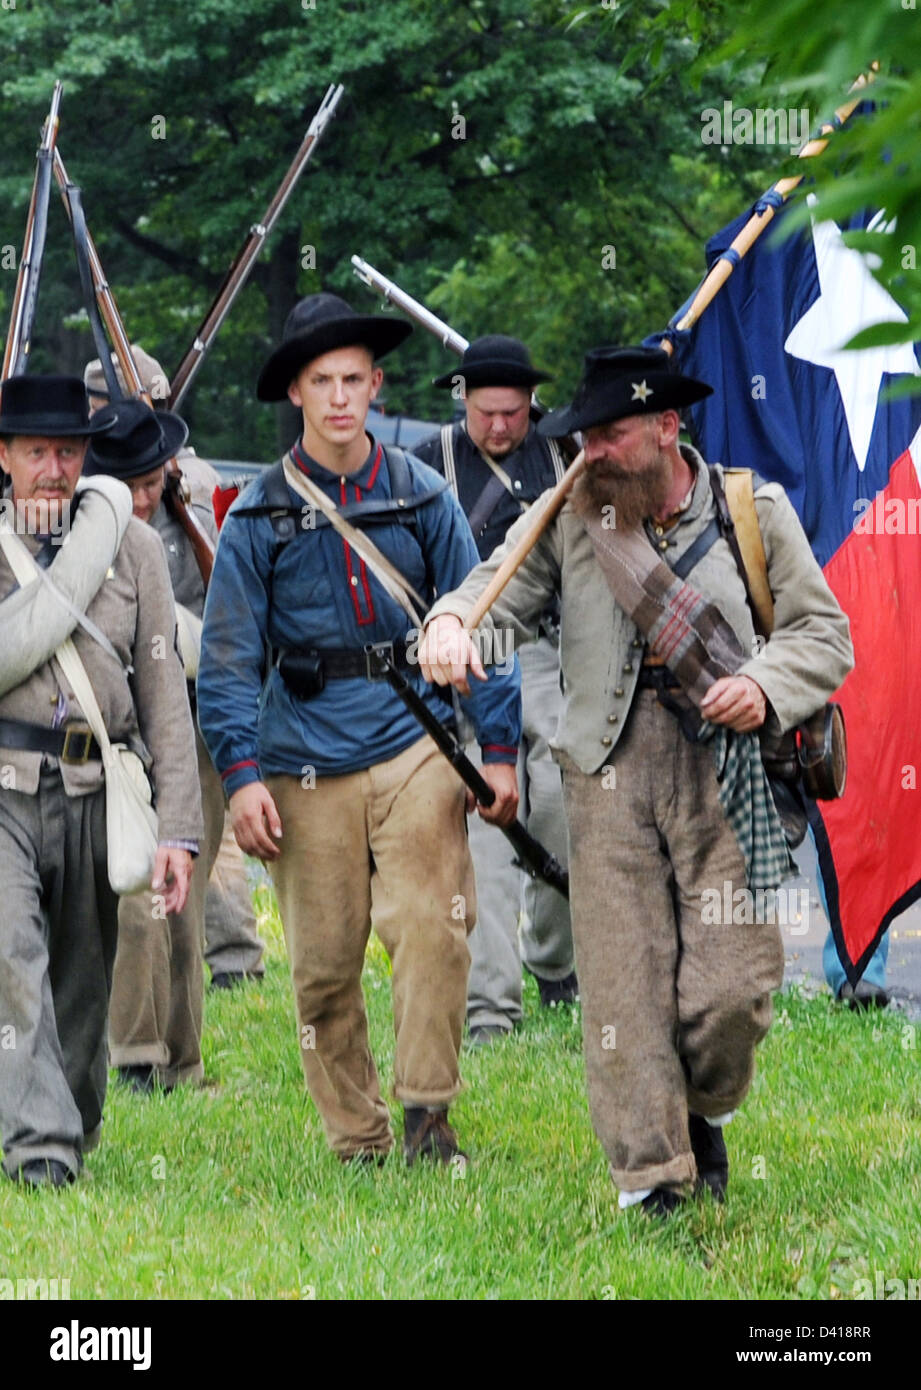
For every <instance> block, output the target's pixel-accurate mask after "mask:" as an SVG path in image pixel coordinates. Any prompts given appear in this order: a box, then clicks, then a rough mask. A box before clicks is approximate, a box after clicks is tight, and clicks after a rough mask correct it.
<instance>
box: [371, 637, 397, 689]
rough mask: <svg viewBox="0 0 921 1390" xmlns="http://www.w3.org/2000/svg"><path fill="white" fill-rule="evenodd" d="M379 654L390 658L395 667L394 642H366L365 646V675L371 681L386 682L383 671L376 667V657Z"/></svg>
mask: <svg viewBox="0 0 921 1390" xmlns="http://www.w3.org/2000/svg"><path fill="white" fill-rule="evenodd" d="M379 652H380V653H382V654H383V655H384V656H387V657H389V658H390V660H391V661H392V662H393V664H394V666H395V665H396V656H395V655H394V650H393V643H392V642H366V643H365V645H364V653H365V675H366V676H367V678H368V680H369V681H385V680H386V679H387V677H386V675H385V674H384V673H383V671H381V670H380V669H379V668H376V667H375V665H374V657H375V655H377V653H379Z"/></svg>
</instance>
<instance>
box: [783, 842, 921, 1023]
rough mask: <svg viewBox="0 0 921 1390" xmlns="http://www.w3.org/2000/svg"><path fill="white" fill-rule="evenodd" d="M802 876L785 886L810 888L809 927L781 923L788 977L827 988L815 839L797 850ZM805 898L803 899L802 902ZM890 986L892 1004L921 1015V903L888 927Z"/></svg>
mask: <svg viewBox="0 0 921 1390" xmlns="http://www.w3.org/2000/svg"><path fill="white" fill-rule="evenodd" d="M795 857H796V862H797V863H798V864H799V866H800V870H801V877H800V878H797V879H791V880H790V881H789V883H787V884H786V885H785V886H786V887H787V888H788V889H792V890H794V891H797V890H808V893H809V899H808V902H809V910H808V913H807V914H806V916H805V919H804V920H805V925H806V927H807V930H806V931H805V932H802V931H801V927H800V926H797V927H795V928H791V927H782V928H781V930H782V932H783V941H784V949H785V952H786V972H785V976H784V978H785V981H786V982H787V983H791V982H793V981H797V982H803V983H805V984H806V985H807V986H814V987H815V988H816V989H819V988H827V986H826V985H825V976H824V974H823V973H822V945H823V942H824V941H825V937H826V935H827V933H828V919H827V918H826V916H825V913H824V912H823V911H822V904H821V902H820V900H819V895H818V892H817V891H816V863H815V854H814V851H813V849H812V841H811V840H810V838H809V837H808V836H807V837H806V840H805V841H804V842H803V844H802V845H801V846H800V848H799V849H798V850H797V851H796V855H795ZM802 901H803V899H800V902H802ZM889 935H890V936H891V938H892V940H891V942H890V945H889V969H888V975H887V987H888V989H889V991H890V993H891V995H892V1007H893V1008H897V1009H899V1010H902V1011H904V1012H905V1013H906V1014H908V1016H909V1017H910V1018H913V1019H914V1018H918V1019H921V903H915V905H914V906H913V907H910V908H909V909H908V910H907V912H903V913H902V915H901V917H897V918H896V920H895V921H894V922H893V924H892V926H891V927H890V928H889Z"/></svg>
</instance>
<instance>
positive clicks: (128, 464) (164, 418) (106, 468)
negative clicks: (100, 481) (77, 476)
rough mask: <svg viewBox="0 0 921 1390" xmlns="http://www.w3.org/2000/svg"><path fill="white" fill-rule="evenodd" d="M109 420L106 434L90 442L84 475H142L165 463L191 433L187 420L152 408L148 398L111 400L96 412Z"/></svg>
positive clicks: (96, 417)
mask: <svg viewBox="0 0 921 1390" xmlns="http://www.w3.org/2000/svg"><path fill="white" fill-rule="evenodd" d="M93 419H94V420H101V419H105V420H106V421H108V422H109V428H108V431H107V433H106V434H104V435H102V436H101V438H99V439H98V440H94V441H93V443H92V444H91V445H90V447H89V449H88V451H87V455H86V462H85V463H84V465H83V473H84V476H85V477H91V476H92V475H93V474H94V473H108V475H109V476H110V477H112V478H121V480H122V481H123V482H124V481H125V480H126V479H127V478H139V477H140V476H141V474H143V473H152V472H153V470H154V469H155V468H158V467H159V466H160V464H163V463H166V462H167V461H168V460H169V459H171V458H172V457H173V455H174V454H175V453H176V451H177V450H178V449H181V448H182V446H183V444H184V443H185V442H186V440H187V439H188V437H189V427H188V425H187V424H186V422H185V420H182V419H180V418H179V416H178V415H174V414H173V413H172V412H171V411H169V410H151V408H150V406H149V405H148V404H147V403H146V401H139V400H137V399H131V400H125V401H112V403H111V404H110V405H106V406H103V408H102V409H101V410H100V411H98V412H97V414H96V415H94V416H93Z"/></svg>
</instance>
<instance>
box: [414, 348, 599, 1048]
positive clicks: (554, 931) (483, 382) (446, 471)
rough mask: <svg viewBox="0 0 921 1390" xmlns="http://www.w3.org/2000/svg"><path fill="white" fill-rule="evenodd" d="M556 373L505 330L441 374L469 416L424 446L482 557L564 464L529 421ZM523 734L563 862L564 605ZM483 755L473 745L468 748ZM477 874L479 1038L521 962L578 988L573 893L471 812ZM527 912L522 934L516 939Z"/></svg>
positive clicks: (486, 1035) (536, 794)
mask: <svg viewBox="0 0 921 1390" xmlns="http://www.w3.org/2000/svg"><path fill="white" fill-rule="evenodd" d="M546 380H548V377H547V373H546V372H542V371H539V370H538V369H537V368H535V367H534V366H533V364H532V362H531V359H530V356H529V354H528V350H527V348H526V347H525V345H524V343H522V342H519V340H518V339H517V338H510V337H506V336H505V335H504V334H490V335H489V336H487V337H483V338H477V339H475V340H474V341H473V342H472V343H471V344H470V346H469V347H468V348H467V349H466V351H465V352H464V355H463V359H462V361H461V363H460V365H459V366H458V367H456V368H455V370H454V371H453V372H446V373H445V374H444V375H443V376H440V377H438V378H436V380H435V383H434V384H435V385H436V386H439V387H441V388H443V389H445V390H447V389H451V390H452V393H454V392H457V393H459V394H460V396H461V398H462V399H463V402H464V418H463V419H462V420H457V421H455V422H454V423H453V424H450V425H445V426H444V427H443V428H442V429H441V430H440V431H439V433H438V434H436V435H433V436H432V437H431V439H428V440H425V442H424V443H422V444H420V445H419V446H418V448H417V450H416V453H417V455H418V457H419V458H421V459H422V460H423V461H424V462H425V463H428V464H431V466H432V467H433V468H436V469H437V470H438V472H439V473H441V474H443V475H444V477H446V478H447V480H448V485H449V487H450V488H451V490H452V492H453V493H454V495H455V497H457V498H458V499H459V501H460V504H461V506H462V507H463V509H464V512H465V513H466V516H467V520H468V521H469V522H470V526H471V530H472V531H473V534H474V540H475V541H476V545H477V550H478V552H479V556H480V559H481V560H485V559H487V558H488V556H489V555H491V554H492V552H493V550H495V548H496V546H497V545H500V544H501V543H502V541H503V540H504V539H505V534H506V532H507V531H508V529H509V527H510V526H511V525H512V524H513V523H514V522H515V521H517V519H518V517H520V516H521V515H522V514H523V513H524V512H526V511H527V510H528V508H529V507H530V506H531V505H532V503H533V502H534V501H535V500H536V499H537V498H538V497H539V496H540V495H541V493H543V492H544V491H546V489H547V488H548V487H552V486H553V485H554V483H556V482H558V481H559V479H560V478H561V477H562V476H563V468H564V463H563V458H562V455H561V453H560V449H559V446H558V445H557V443H556V440H554V439H546V438H544V437H542V436H541V435H539V434H538V433H537V430H536V428H535V426H534V424H533V423H532V421H531V414H530V409H531V391H532V388H533V387H534V386H535V385H537V383H538V382H541V381H546ZM518 655H519V661H520V663H521V702H522V740H521V752H520V755H519V763H518V780H519V796H520V800H521V804H522V806H525V807H527V827H528V830H529V831H530V833H531V834H532V835H534V836H535V837H536V838H537V839H538V840H540V842H541V843H542V844H544V845H546V847H547V848H548V849H549V850H550V851H551V853H553V854H554V855H555V856H556V858H557V859H558V860H559V861H560V863H562V864H565V863H566V827H565V822H564V819H563V791H562V786H561V783H560V771H559V768H558V767H557V766H556V765H555V763H554V762H553V759H552V757H551V755H550V740H551V739H552V738H553V737H554V735H555V734H556V726H557V722H558V720H559V715H560V707H561V703H562V697H561V694H560V657H559V605H558V603H557V600H556V599H555V598H554V599H553V600H552V601H551V602H550V603H549V604H548V606H547V610H546V612H545V613H544V614H542V616H541V620H540V624H539V628H538V635H537V637H536V639H535V640H534V641H533V642H528V643H526V644H525V645H523V646H522V647H521V649H520V651H519V654H518ZM467 751H468V754H469V755H470V756H471V757H473V758H474V759H475V757H476V750H475V748H473V747H471V748H468V750H467ZM470 851H471V853H472V855H473V864H474V868H475V870H476V880H477V924H476V927H475V929H474V931H473V933H472V935H471V937H470V955H471V965H470V983H469V986H468V989H467V1021H468V1024H469V1027H470V1042H471V1044H472V1045H474V1046H477V1045H482V1044H484V1043H489V1042H491V1041H493V1040H494V1039H496V1038H497V1037H505V1036H507V1035H508V1033H510V1032H511V1030H512V1029H513V1028H514V1027H515V1025H516V1024H517V1023H519V1022H520V1020H521V966H522V962H523V963H524V965H525V966H526V968H527V969H528V970H529V971H530V973H531V974H532V975H534V976H535V977H536V979H537V984H538V989H539V992H540V999H541V1003H542V1004H545V1005H550V1006H552V1005H554V1004H564V1003H572V1002H573V1001H574V1000H575V999H577V998H578V983H577V981H576V976H575V973H574V971H573V949H572V928H571V925H570V921H569V905H568V903H567V902H566V899H565V898H563V897H562V895H561V894H560V893H558V892H557V891H556V889H554V888H551V887H550V886H549V885H548V884H546V883H544V882H543V880H541V879H533V878H531V877H529V876H528V875H526V874H524V873H522V871H521V870H520V869H518V868H517V867H516V866H515V864H514V863H513V862H512V856H511V854H510V852H509V847H508V843H507V841H505V840H504V839H503V838H502V837H501V836H499V835H496V834H495V832H494V831H493V830H491V829H490V828H489V826H487V825H483V824H482V823H480V822H478V821H476V820H473V821H471V823H470ZM519 915H520V917H521V938H520V945H519V925H518V923H519Z"/></svg>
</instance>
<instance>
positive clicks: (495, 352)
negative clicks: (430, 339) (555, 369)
mask: <svg viewBox="0 0 921 1390" xmlns="http://www.w3.org/2000/svg"><path fill="white" fill-rule="evenodd" d="M458 378H460V379H461V380H462V381H463V383H464V392H465V394H466V392H467V391H473V390H475V389H476V388H477V387H478V386H524V387H527V389H528V390H530V389H531V388H532V387H533V386H536V385H537V383H538V382H539V381H551V380H552V378H551V377H550V376H549V375H548V374H547V372H542V371H539V370H538V369H537V367H535V366H534V365H533V363H532V362H531V357H530V354H529V353H528V349H527V348H526V347H525V345H524V343H522V342H520V341H519V339H518V338H508V337H506V336H505V334H503V333H489V334H487V335H486V337H483V338H474V340H473V342H472V343H470V344H469V345H468V347H467V348H466V349H465V351H464V355H463V357H462V358H461V362H460V366H459V367H455V368H454V370H453V371H452V372H444V373H443V375H442V376H436V378H435V380H434V381H433V382H432V385H433V386H440V387H443V388H451V387H453V386H454V385H455V384H456V382H457V380H458Z"/></svg>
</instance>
